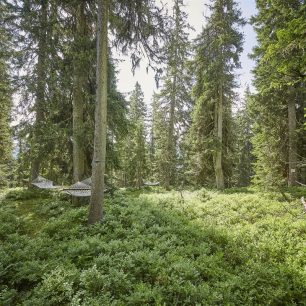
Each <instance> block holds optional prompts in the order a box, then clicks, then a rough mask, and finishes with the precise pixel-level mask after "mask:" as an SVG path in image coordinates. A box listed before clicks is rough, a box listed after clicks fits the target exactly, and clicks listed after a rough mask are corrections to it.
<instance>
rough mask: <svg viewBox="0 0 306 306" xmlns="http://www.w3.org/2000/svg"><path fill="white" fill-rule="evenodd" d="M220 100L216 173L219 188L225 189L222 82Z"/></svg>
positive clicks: (218, 107)
mask: <svg viewBox="0 0 306 306" xmlns="http://www.w3.org/2000/svg"><path fill="white" fill-rule="evenodd" d="M219 91H220V92H219V101H218V105H217V129H216V136H217V139H218V148H217V150H216V156H215V175H216V186H217V189H224V176H223V169H222V141H223V139H222V138H223V131H222V129H223V86H222V83H221V84H220V88H219Z"/></svg>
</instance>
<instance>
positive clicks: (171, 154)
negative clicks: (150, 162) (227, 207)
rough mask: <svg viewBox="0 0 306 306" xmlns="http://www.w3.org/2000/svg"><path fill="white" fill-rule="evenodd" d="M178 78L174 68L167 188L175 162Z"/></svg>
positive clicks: (168, 187)
mask: <svg viewBox="0 0 306 306" xmlns="http://www.w3.org/2000/svg"><path fill="white" fill-rule="evenodd" d="M176 78H177V70H176V68H174V75H173V83H172V97H171V102H170V112H169V127H168V140H167V142H168V144H167V166H168V167H167V169H166V181H165V188H166V189H167V190H170V185H171V183H172V181H173V176H174V173H173V170H174V169H173V163H174V160H173V159H174V158H175V156H174V155H175V154H174V151H175V143H174V116H175V102H176Z"/></svg>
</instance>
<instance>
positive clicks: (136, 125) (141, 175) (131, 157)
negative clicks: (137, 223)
mask: <svg viewBox="0 0 306 306" xmlns="http://www.w3.org/2000/svg"><path fill="white" fill-rule="evenodd" d="M129 107H130V109H129V131H128V135H127V137H126V138H125V140H124V142H123V147H122V163H123V167H122V169H123V178H122V179H123V182H122V183H123V185H124V186H133V187H137V188H140V187H141V186H142V185H143V181H144V179H145V178H146V176H147V159H148V156H147V155H148V151H147V126H146V123H145V120H146V116H147V109H146V105H145V103H144V97H143V92H142V90H141V87H140V85H139V83H138V82H136V84H135V88H134V90H133V91H132V92H131V95H130V101H129Z"/></svg>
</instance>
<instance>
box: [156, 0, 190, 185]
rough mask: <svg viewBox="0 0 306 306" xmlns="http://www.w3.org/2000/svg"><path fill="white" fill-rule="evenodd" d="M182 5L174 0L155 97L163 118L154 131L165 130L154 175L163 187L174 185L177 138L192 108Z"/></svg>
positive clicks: (177, 154) (188, 51)
mask: <svg viewBox="0 0 306 306" xmlns="http://www.w3.org/2000/svg"><path fill="white" fill-rule="evenodd" d="M183 7H184V1H182V0H176V1H174V5H173V16H172V18H171V19H170V22H171V25H170V32H169V34H168V36H169V37H168V40H167V42H166V45H165V50H164V52H165V54H166V64H167V67H166V74H165V76H164V77H163V79H162V81H163V85H162V88H161V90H160V93H159V95H158V96H156V97H158V102H157V107H158V108H159V116H163V117H164V118H163V119H162V121H163V123H164V124H162V125H160V126H159V128H160V129H162V131H160V132H157V133H159V134H163V131H165V129H166V131H167V132H166V133H167V134H166V135H163V136H164V137H158V138H157V139H156V146H158V147H159V152H158V155H157V156H156V157H157V159H156V163H157V164H158V167H157V169H158V173H157V176H158V177H159V178H160V181H161V182H162V184H163V186H165V188H166V189H169V188H170V186H171V185H175V184H177V168H178V167H179V166H180V165H179V163H178V157H179V154H180V141H181V138H182V134H183V132H184V131H185V130H186V123H187V122H188V119H189V112H190V108H191V97H190V87H191V78H190V71H188V69H187V65H186V62H187V59H188V57H189V53H190V42H189V41H188V30H190V26H189V25H188V23H187V15H186V13H185V12H184V11H183ZM156 97H155V98H156ZM157 127H158V125H155V129H156V128H157ZM158 141H160V142H159V143H158Z"/></svg>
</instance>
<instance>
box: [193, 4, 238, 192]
mask: <svg viewBox="0 0 306 306" xmlns="http://www.w3.org/2000/svg"><path fill="white" fill-rule="evenodd" d="M209 8H210V10H211V15H210V17H208V18H207V24H206V26H205V28H203V30H202V33H201V34H200V35H199V36H198V37H197V39H196V41H195V43H196V46H195V51H196V55H195V59H194V63H193V70H194V71H195V79H196V82H195V85H194V87H193V96H194V98H195V106H194V109H193V113H192V126H191V129H190V136H189V146H190V148H191V150H190V153H189V163H190V170H191V179H192V181H193V182H194V183H196V184H199V185H204V184H205V185H210V186H213V185H215V186H217V188H220V189H222V188H224V185H226V186H229V185H231V177H232V164H233V159H234V151H233V150H234V148H233V141H232V139H233V127H232V125H233V119H232V110H231V106H232V104H233V101H234V99H235V93H234V91H233V90H234V88H235V87H236V82H235V75H234V69H235V68H238V67H240V62H239V55H240V53H241V52H242V38H243V35H242V33H241V32H240V31H239V27H240V26H242V25H243V24H244V20H243V19H242V18H241V12H240V10H239V8H238V7H237V4H236V2H235V1H232V0H216V1H214V2H212V4H211V5H210V6H209Z"/></svg>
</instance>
